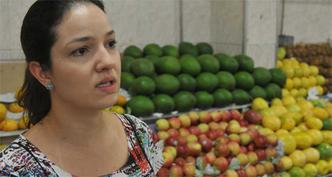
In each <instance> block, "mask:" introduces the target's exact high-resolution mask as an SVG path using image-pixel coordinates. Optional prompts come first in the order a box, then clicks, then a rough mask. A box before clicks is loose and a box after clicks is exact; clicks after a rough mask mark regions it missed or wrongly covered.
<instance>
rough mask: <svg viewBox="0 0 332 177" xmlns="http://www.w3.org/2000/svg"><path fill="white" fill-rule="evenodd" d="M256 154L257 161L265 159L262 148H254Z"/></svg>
mask: <svg viewBox="0 0 332 177" xmlns="http://www.w3.org/2000/svg"><path fill="white" fill-rule="evenodd" d="M256 154H257V157H258V160H259V161H263V160H265V159H266V153H265V150H264V149H258V150H256Z"/></svg>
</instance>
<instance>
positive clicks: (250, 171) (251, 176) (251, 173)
mask: <svg viewBox="0 0 332 177" xmlns="http://www.w3.org/2000/svg"><path fill="white" fill-rule="evenodd" d="M246 173H247V175H248V177H256V176H257V172H256V168H255V167H254V166H252V165H249V166H247V168H246Z"/></svg>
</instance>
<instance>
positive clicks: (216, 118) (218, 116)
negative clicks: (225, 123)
mask: <svg viewBox="0 0 332 177" xmlns="http://www.w3.org/2000/svg"><path fill="white" fill-rule="evenodd" d="M211 118H212V120H213V121H214V122H219V121H221V119H222V114H221V113H220V112H219V111H214V112H211Z"/></svg>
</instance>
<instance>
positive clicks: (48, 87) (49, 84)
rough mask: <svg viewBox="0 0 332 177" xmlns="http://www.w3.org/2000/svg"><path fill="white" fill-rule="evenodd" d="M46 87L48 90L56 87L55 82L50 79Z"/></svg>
mask: <svg viewBox="0 0 332 177" xmlns="http://www.w3.org/2000/svg"><path fill="white" fill-rule="evenodd" d="M45 87H46V89H47V90H52V89H53V88H54V85H53V83H52V82H51V81H49V82H48V83H47V84H46V86H45Z"/></svg>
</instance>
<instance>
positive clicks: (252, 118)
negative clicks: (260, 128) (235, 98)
mask: <svg viewBox="0 0 332 177" xmlns="http://www.w3.org/2000/svg"><path fill="white" fill-rule="evenodd" d="M244 119H246V120H247V121H248V122H249V123H252V124H261V122H262V119H263V117H262V115H261V114H259V113H257V112H256V111H254V110H248V111H246V112H245V113H244Z"/></svg>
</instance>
